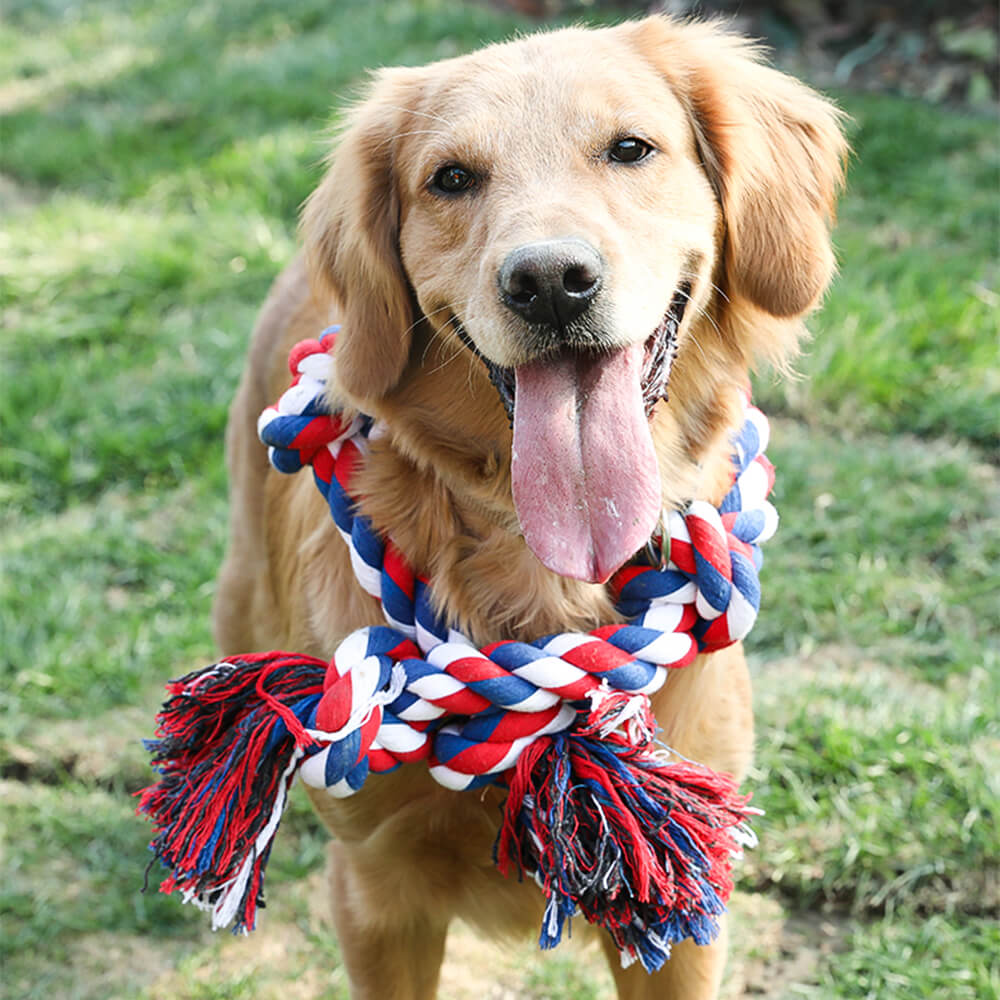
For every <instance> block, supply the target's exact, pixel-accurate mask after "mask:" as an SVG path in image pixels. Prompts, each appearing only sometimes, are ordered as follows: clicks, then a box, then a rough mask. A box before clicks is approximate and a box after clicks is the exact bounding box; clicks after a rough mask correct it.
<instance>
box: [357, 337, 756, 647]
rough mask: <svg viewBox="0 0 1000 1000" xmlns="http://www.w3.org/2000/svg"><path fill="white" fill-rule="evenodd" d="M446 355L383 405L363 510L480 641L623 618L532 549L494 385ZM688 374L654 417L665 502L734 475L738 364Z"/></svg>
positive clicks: (364, 475) (363, 483)
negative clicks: (710, 378) (727, 373)
mask: <svg viewBox="0 0 1000 1000" xmlns="http://www.w3.org/2000/svg"><path fill="white" fill-rule="evenodd" d="M441 353H444V352H441ZM437 354H438V351H436V350H435V349H434V347H433V345H432V347H431V349H430V350H428V351H427V353H426V356H425V358H424V359H423V363H422V364H421V366H420V368H419V369H415V370H414V371H413V372H412V373H411V374H409V375H408V376H407V377H405V378H404V380H403V382H402V383H401V384H400V386H399V387H398V388H397V390H396V391H395V392H394V393H392V394H391V395H390V396H389V397H387V398H386V399H384V400H382V401H380V403H379V405H378V406H377V407H376V408H374V409H375V410H376V414H375V415H376V416H377V417H378V419H379V420H380V421H381V422H382V423H383V426H384V432H383V433H382V434H381V435H380V436H379V437H378V439H377V440H376V441H373V442H372V446H371V449H370V453H369V458H368V460H367V461H366V463H365V468H364V470H363V471H362V472H361V473H360V475H359V481H358V486H359V494H360V496H361V497H362V498H363V499H362V500H361V502H360V509H361V512H362V513H363V514H364V515H365V516H367V517H368V518H369V519H370V520H371V521H372V524H373V525H374V527H375V528H376V529H377V530H378V531H379V532H380V533H383V534H385V535H387V536H389V537H392V538H393V540H394V541H395V543H396V545H398V547H399V548H400V550H401V551H402V552H403V553H404V554H405V556H406V558H407V559H408V561H409V562H410V564H411V565H412V566H414V567H415V568H416V569H417V570H418V571H419V572H420V573H422V574H424V575H426V576H428V577H430V578H431V579H433V580H434V581H435V587H434V593H435V595H436V597H437V599H438V600H440V601H441V602H442V610H444V611H445V612H446V613H447V615H448V617H449V619H451V620H452V621H454V622H455V623H456V625H457V626H458V627H459V628H461V629H462V631H464V632H465V633H466V634H467V635H468V636H470V638H472V639H473V640H474V641H475V642H479V643H486V642H490V641H495V640H497V639H500V638H515V639H533V638H535V637H537V636H538V635H541V634H545V633H547V632H551V631H564V630H566V629H578V630H582V631H586V630H587V629H591V628H595V627H597V626H598V625H601V624H607V623H610V622H614V621H619V620H621V619H620V616H618V614H617V613H616V611H615V609H614V606H613V603H612V601H611V599H610V597H609V595H608V592H607V589H606V588H605V587H604V586H602V585H600V584H591V583H585V582H582V581H579V580H572V579H567V578H564V577H560V576H558V575H556V574H555V573H553V572H551V571H550V570H548V569H546V568H545V567H544V566H543V565H542V564H541V563H540V562H539V561H538V559H537V558H536V557H535V555H534V554H533V553H532V552H531V551H530V550H529V549H528V547H527V546H526V544H525V542H524V539H523V537H522V536H521V534H520V530H519V528H518V522H517V516H516V514H515V511H514V506H513V502H512V500H511V486H510V431H509V428H508V427H507V424H506V419H505V417H504V414H503V410H502V407H501V406H500V404H499V401H498V400H497V399H496V394H495V390H494V389H493V387H492V386H491V385H490V384H489V383H488V381H487V380H486V378H485V376H484V375H483V372H482V370H481V366H480V365H479V363H478V361H477V359H476V358H475V357H473V356H472V355H471V354H470V355H468V356H467V357H459V358H458V359H454V358H453V359H452V362H451V363H452V364H463V363H466V364H468V365H469V371H468V373H467V377H465V375H466V373H464V372H463V373H462V375H463V377H461V378H456V377H455V374H454V370H451V371H448V372H446V371H445V367H446V366H447V364H448V360H447V358H448V356H447V355H445V356H444V357H443V358H440V357H437ZM684 375H685V369H684V367H683V365H682V366H681V367H680V370H679V371H678V373H677V376H678V377H677V379H676V383H677V384H676V387H675V386H672V387H671V390H672V395H673V396H674V398H675V399H676V400H677V404H681V405H671V404H670V403H668V402H666V401H663V402H661V403H660V404H658V406H657V408H656V410H655V412H654V414H653V416H652V430H653V440H654V445H655V447H656V450H657V456H658V459H659V465H660V469H661V477H662V487H663V497H664V507H665V509H666V510H680V509H682V508H683V507H685V506H686V504H687V503H688V502H689V501H690V500H692V499H695V498H699V499H705V500H710V501H712V502H713V503H717V502H718V501H719V500H720V499H721V498H722V496H723V495H724V494H725V492H726V491H727V490H728V488H729V485H730V482H731V468H732V466H731V456H730V453H731V444H730V440H729V435H730V433H731V432H732V430H733V429H734V428H735V427H736V426H737V425H738V423H739V421H740V419H741V416H740V413H739V412H738V402H737V400H738V394H737V393H736V391H735V388H734V387H735V386H736V385H738V384H739V380H738V379H737V378H736V376H735V375H734V376H733V378H732V379H731V380H730V379H724V380H720V381H719V382H718V383H717V384H716V385H714V386H708V385H706V384H704V382H701V383H697V384H693V385H688V383H687V381H686V380H685V378H684ZM456 384H457V385H458V390H457V391H456ZM685 393H687V394H689V395H688V397H687V398H685V397H684V394H685ZM470 396H471V399H470ZM692 397H693V398H692Z"/></svg>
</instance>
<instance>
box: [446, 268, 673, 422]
mask: <svg viewBox="0 0 1000 1000" xmlns="http://www.w3.org/2000/svg"><path fill="white" fill-rule="evenodd" d="M690 298H691V283H690V282H683V283H682V284H680V285H679V286H678V287H677V291H675V292H674V295H673V298H672V299H671V300H670V306H669V308H668V309H667V311H666V313H665V314H664V317H663V319H662V320H660V323H659V325H658V326H657V327H656V329H655V330H654V331H653V332H652V333H651V334H650V335H649V337H648V339H647V340H646V343H645V345H644V357H643V366H642V379H641V385H642V401H643V406H644V407H645V410H646V416H647V417H650V416H652V414H653V409H654V407H655V406H656V404H657V403H658V402H659V401H660V400H661V399H666V398H667V384H668V382H669V381H670V369H671V366H672V365H673V361H674V357H675V355H676V354H677V343H678V341H677V332H678V330H680V326H681V323H682V322H683V320H684V314H685V312H686V311H687V304H688V302H689V301H690ZM451 325H452V327H453V329H454V330H455V332H456V333H457V334H458V337H459V339H460V340H461V341H462V343H463V344H464V345H465V346H466V347H467V348H468V349H469V350H470V351H472V353H473V354H475V355H476V357H478V358H479V360H480V361H482V363H483V365H484V367H485V368H486V373H487V375H488V376H489V379H490V382H491V383H492V385H493V388H494V389H496V391H497V395H498V396H499V397H500V402H501V403H502V404H503V408H504V412H505V413H506V414H507V420H508V421H509V422H510V423H511V424H513V422H514V401H515V398H516V394H517V378H516V373H515V370H514V369H513V368H505V367H504V366H503V365H498V364H496V363H495V362H493V361H491V360H490V359H489V358H487V357H486V356H485V355H483V354H482V353H481V352H480V350H479V348H478V347H476V345H475V344H474V343H473V341H472V338H471V337H470V336H469V335H468V333H466V331H465V328H464V327H463V326H462V324H461V321H460V320H459V319H458V317H456V316H452V318H451Z"/></svg>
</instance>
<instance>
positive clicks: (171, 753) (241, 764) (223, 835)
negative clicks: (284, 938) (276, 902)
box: [137, 653, 326, 931]
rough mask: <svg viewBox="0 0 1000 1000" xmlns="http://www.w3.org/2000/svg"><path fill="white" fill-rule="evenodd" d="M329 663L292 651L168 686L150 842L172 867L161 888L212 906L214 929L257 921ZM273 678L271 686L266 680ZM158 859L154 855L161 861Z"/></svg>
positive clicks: (147, 800) (145, 796) (154, 745)
mask: <svg viewBox="0 0 1000 1000" xmlns="http://www.w3.org/2000/svg"><path fill="white" fill-rule="evenodd" d="M325 670H326V664H325V663H324V662H323V661H322V660H315V659H313V658H311V657H303V656H294V655H291V654H287V653H258V654H254V655H251V656H247V657H244V658H243V659H241V660H237V661H236V662H233V663H218V664H214V665H213V666H211V667H207V668H205V669H203V670H199V671H196V672H194V673H191V674H188V675H187V676H185V677H182V678H180V679H179V680H176V681H172V682H171V684H170V685H169V686H168V690H169V691H170V694H171V697H170V698H169V699H168V700H167V701H166V703H165V704H164V706H163V709H162V710H161V712H160V714H159V716H158V717H157V723H158V725H157V730H156V739H153V740H147V741H146V746H147V749H148V750H149V751H150V753H151V755H152V762H153V766H154V767H155V768H156V769H157V770H158V771H159V773H160V775H161V778H160V780H159V781H158V782H157V783H156V784H155V785H152V786H150V787H149V788H146V789H145V790H143V791H142V792H141V793H139V794H140V799H139V806H138V810H137V811H138V812H140V813H146V814H147V815H148V816H149V817H150V819H151V820H152V823H153V829H154V837H153V840H152V842H151V843H150V849H151V850H152V851H153V854H154V855H155V857H156V858H157V859H159V860H160V861H161V862H162V863H163V865H164V866H165V867H167V868H169V869H170V870H171V875H170V876H169V877H168V878H166V879H164V881H163V882H162V884H161V885H160V891H161V892H165V893H170V892H173V891H174V890H175V889H177V890H180V891H181V892H182V894H183V896H184V901H185V902H191V903H194V904H195V905H196V906H198V907H199V908H200V909H204V910H209V911H211V913H212V929H213V930H216V929H218V928H219V927H225V926H228V925H229V924H230V923H233V922H234V921H235V928H234V929H235V930H236V931H246V930H252V929H253V927H254V922H255V917H256V910H257V907H258V906H262V905H263V893H264V868H265V866H266V864H267V858H268V854H269V853H270V849H271V841H272V840H273V838H274V834H275V832H276V831H277V828H278V823H279V821H280V819H281V814H282V812H283V811H284V808H285V802H286V800H287V795H288V789H289V788H290V787H291V784H292V782H293V780H294V778H295V770H296V767H297V766H298V763H299V761H300V760H301V758H302V756H303V753H304V750H305V748H306V747H309V746H312V745H314V741H313V740H312V738H311V737H310V736H309V735H308V733H306V731H305V727H304V726H303V724H302V719H307V720H308V719H309V717H310V714H313V713H315V706H316V704H317V703H318V702H319V699H320V696H321V695H322V692H323V677H324V673H325ZM265 685H266V686H265ZM152 864H153V862H150V865H152Z"/></svg>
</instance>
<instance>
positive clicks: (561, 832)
mask: <svg viewBox="0 0 1000 1000" xmlns="http://www.w3.org/2000/svg"><path fill="white" fill-rule="evenodd" d="M594 735H595V734H594V733H593V732H592V731H590V733H589V735H588V730H587V729H583V730H580V731H576V732H572V733H569V734H560V735H557V736H551V737H545V738H544V739H541V740H537V741H536V742H535V743H533V744H532V746H531V747H530V748H529V749H528V750H527V751H526V752H525V753H524V754H523V755H522V756H521V759H520V760H519V761H518V766H517V768H516V770H515V773H514V775H513V777H512V778H511V781H510V795H509V797H508V799H507V803H506V807H505V811H504V823H503V826H502V828H501V831H500V835H499V837H498V839H497V846H496V851H495V855H496V857H495V860H496V863H497V866H498V867H499V869H500V871H501V872H502V873H503V874H505V875H506V874H507V873H508V872H509V871H510V870H511V869H515V870H517V871H518V872H519V873H521V874H523V873H531V874H534V876H535V878H536V880H537V881H538V883H539V885H540V886H541V887H542V889H543V891H544V893H545V897H546V908H545V916H544V918H543V922H542V930H541V935H540V937H539V942H538V943H539V946H540V947H541V948H554V947H555V946H556V945H557V944H559V942H560V940H561V938H562V931H563V927H564V924H565V923H566V922H567V921H569V920H570V918H572V917H573V916H574V915H576V914H582V915H583V916H584V918H585V919H586V920H587V921H588V922H589V923H592V924H596V925H597V926H600V927H603V928H604V929H605V930H606V931H607V932H608V933H609V934H610V936H611V938H612V939H613V940H614V942H615V945H616V946H617V948H618V950H619V952H620V954H621V959H622V965H623V966H628V965H630V964H632V962H634V961H636V960H638V961H639V962H640V963H641V964H642V966H643V967H644V968H645V969H646V971H647V972H655V971H656V970H657V969H659V968H660V967H661V966H662V965H663V963H664V962H665V961H666V960H667V959H668V958H669V957H670V950H671V946H672V945H673V944H676V943H677V942H679V941H683V940H686V939H687V938H692V939H693V940H695V941H696V942H697V943H698V944H708V943H709V942H710V941H712V940H713V939H714V938H715V936H716V935H717V934H718V921H717V917H718V915H719V914H721V913H723V912H725V908H726V907H725V900H727V899H728V898H729V894H730V893H731V892H732V888H733V883H732V876H731V873H730V869H731V861H732V858H733V857H735V856H737V855H738V854H739V853H740V850H741V847H742V846H744V845H748V844H750V843H751V842H752V840H753V837H752V834H751V833H750V831H749V828H748V827H747V826H746V819H747V817H748V815H749V814H751V813H753V812H756V810H752V809H750V808H749V807H748V805H747V801H748V798H749V797H748V796H743V795H740V794H739V793H738V792H737V789H736V786H735V783H734V782H733V780H732V779H731V778H730V777H729V776H728V775H725V774H718V773H715V772H712V771H709V770H707V769H705V768H701V767H698V766H696V765H691V764H684V763H673V764H668V763H665V762H664V760H663V759H662V757H660V756H658V755H656V754H653V753H651V752H650V751H649V750H648V749H645V748H643V749H641V748H637V747H635V746H634V745H631V744H630V743H628V742H627V741H626V740H624V739H622V738H621V737H620V736H618V735H617V734H615V735H612V736H611V737H604V738H602V739H595V738H593V737H594Z"/></svg>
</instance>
